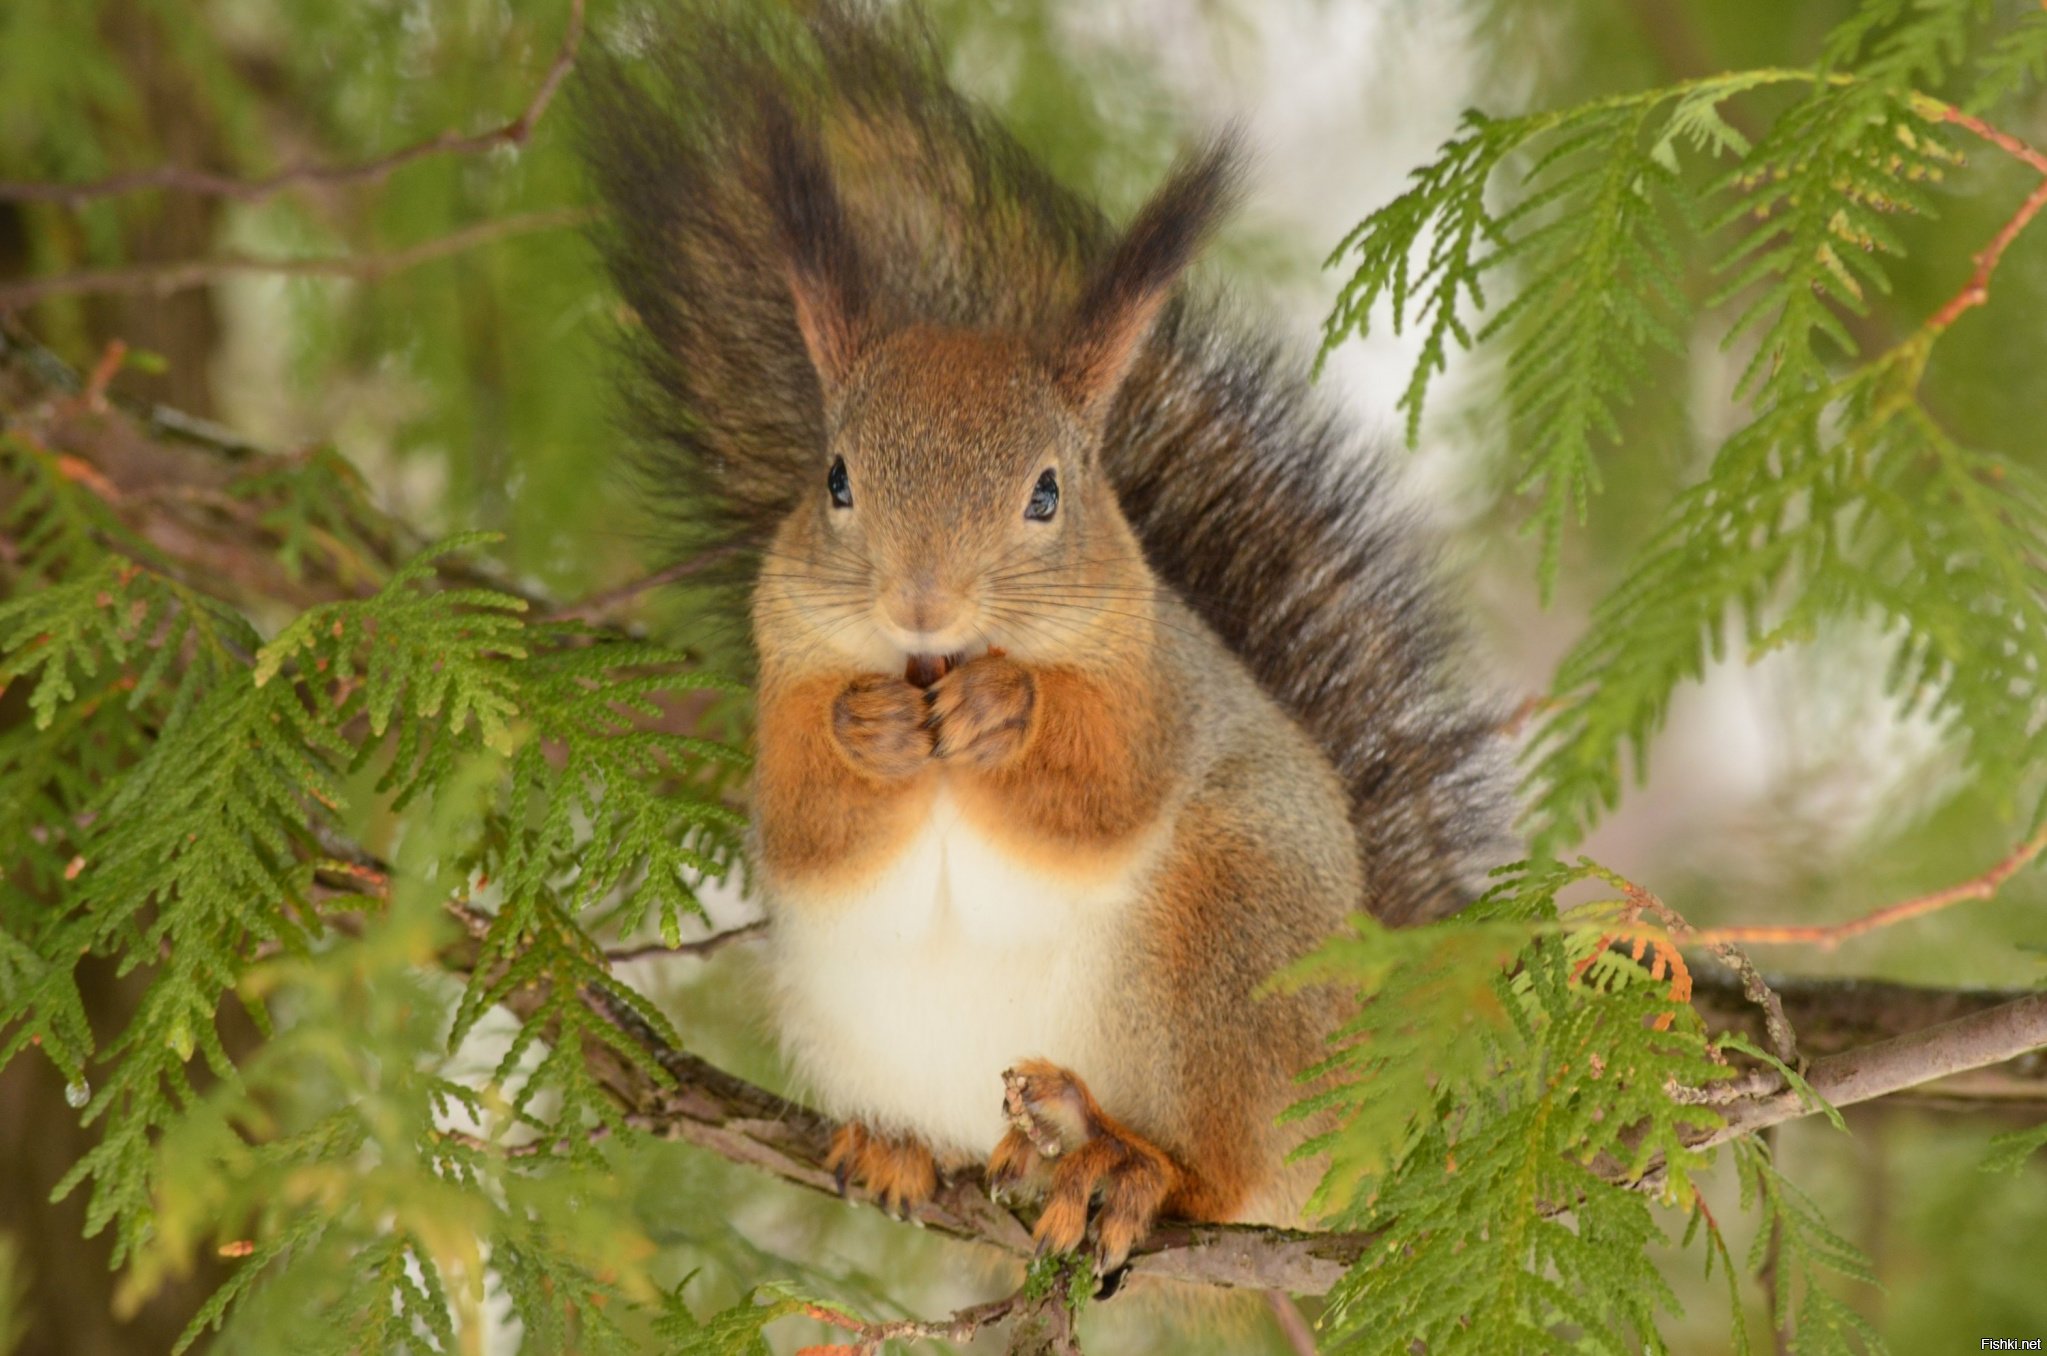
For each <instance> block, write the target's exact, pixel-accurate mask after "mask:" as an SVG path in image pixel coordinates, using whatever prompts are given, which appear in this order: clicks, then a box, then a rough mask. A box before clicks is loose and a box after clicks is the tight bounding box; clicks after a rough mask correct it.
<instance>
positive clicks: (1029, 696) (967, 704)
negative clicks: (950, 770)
mask: <svg viewBox="0 0 2047 1356" xmlns="http://www.w3.org/2000/svg"><path fill="white" fill-rule="evenodd" d="M923 696H924V704H925V707H926V708H927V716H926V720H925V724H926V725H928V726H929V727H930V728H931V730H932V731H933V733H934V734H935V735H936V736H937V745H936V747H935V748H934V750H933V752H934V753H935V755H936V756H937V757H939V758H945V759H949V760H951V761H953V762H963V763H973V764H976V765H978V766H980V767H994V766H996V765H997V764H1000V763H1005V762H1007V761H1009V760H1010V759H1011V758H1014V757H1015V756H1016V755H1017V754H1018V753H1019V752H1021V751H1022V749H1023V746H1024V740H1025V738H1026V737H1027V736H1028V735H1029V733H1030V725H1031V710H1032V708H1033V707H1035V706H1036V705H1037V700H1038V685H1037V682H1036V680H1035V679H1033V678H1032V677H1031V671H1030V670H1029V669H1027V668H1025V667H1024V666H1023V665H1021V664H1019V663H1017V662H1016V661H1015V660H1013V659H1009V658H1005V657H1004V656H1002V655H1000V654H987V655H983V656H982V657H981V658H979V659H972V660H969V661H967V662H966V663H964V664H961V665H960V666H959V667H957V668H955V669H953V670H952V671H951V672H949V673H947V674H946V675H945V676H944V677H942V678H940V679H939V680H938V681H937V682H935V683H933V684H932V685H931V686H930V687H929V688H926V689H925V690H924V694H923Z"/></svg>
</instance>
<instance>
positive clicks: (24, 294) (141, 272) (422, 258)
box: [0, 207, 595, 311]
mask: <svg viewBox="0 0 2047 1356" xmlns="http://www.w3.org/2000/svg"><path fill="white" fill-rule="evenodd" d="M593 220H595V215H594V213H593V212H592V210H591V209H589V208H585V207H555V208H548V209H546V210H544V211H539V212H524V213H521V214H519V215H517V216H510V217H497V218H494V219H492V220H490V221H479V222H476V223H474V224H473V225H469V226H464V227H463V228H461V229H460V230H456V231H450V232H448V233H447V234H446V235H441V236H435V237H434V238H433V239H431V240H422V241H420V242H418V243H417V244H414V245H408V246H406V247H405V248H404V249H399V250H392V251H390V252H388V253H384V254H356V255H338V256H332V257H319V258H312V259H277V258H270V257H267V256H261V255H247V254H223V255H217V256H215V257H213V258H211V259H179V260H172V261H169V262H165V263H152V264H124V265H120V266H117V267H110V268H85V269H79V270H77V271H76V272H72V273H56V274H51V275H48V276H46V277H40V278H28V279H25V280H23V281H21V282H17V283H7V284H5V285H0V311H18V310H24V309H26V308H27V307H29V306H32V305H34V304H35V303H37V302H40V301H47V300H49V299H50V298H52V297H75V296H103V295H107V294H110V293H111V294H121V295H135V294H139V295H142V296H150V297H165V296H169V295H171V294H172V293H174V292H187V291H190V290H191V289H193V288H195V287H207V286H210V285H211V284H213V283H217V282H222V281H224V280H226V279H228V278H237V277H243V276H246V275H250V274H263V275H271V276H276V277H286V278H342V279H348V280H351V281H354V282H378V281H381V280H383V279H385V278H388V277H390V276H392V275H393V274H396V273H403V272H405V271H406V270H408V269H413V268H418V267H419V266H420V265H422V264H430V263H433V262H435V261H436V260H440V259H445V258H448V257H449V256H451V255H456V254H461V253H463V252H464V251H466V250H472V249H476V248H477V247H479V246H482V245H489V244H494V243H496V242H497V241H500V240H507V239H511V238H513V237H516V236H522V235H534V234H537V233H540V232H544V231H559V230H565V229H567V228H570V227H574V226H582V225H586V224H588V223H589V222H591V221H593Z"/></svg>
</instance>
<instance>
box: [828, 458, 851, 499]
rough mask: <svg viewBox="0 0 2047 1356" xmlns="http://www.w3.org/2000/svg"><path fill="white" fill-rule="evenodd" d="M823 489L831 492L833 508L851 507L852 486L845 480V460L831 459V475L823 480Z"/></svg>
mask: <svg viewBox="0 0 2047 1356" xmlns="http://www.w3.org/2000/svg"><path fill="white" fill-rule="evenodd" d="M824 487H825V488H826V489H827V490H829V491H831V495H832V507H833V508H851V507H853V486H852V483H851V482H849V481H848V480H847V479H846V459H845V458H844V457H834V458H832V469H831V473H830V474H829V475H827V476H826V477H825V478H824Z"/></svg>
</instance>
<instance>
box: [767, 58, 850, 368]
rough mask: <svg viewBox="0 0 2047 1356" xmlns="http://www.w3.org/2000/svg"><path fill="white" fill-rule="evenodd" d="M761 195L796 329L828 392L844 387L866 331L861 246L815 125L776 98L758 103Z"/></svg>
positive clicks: (812, 364)
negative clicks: (807, 123) (801, 121)
mask: <svg viewBox="0 0 2047 1356" xmlns="http://www.w3.org/2000/svg"><path fill="white" fill-rule="evenodd" d="M761 132H762V141H763V147H762V151H763V155H762V162H763V164H764V166H765V168H766V175H765V183H764V184H763V194H764V196H765V198H766V200H767V205H768V210H769V214H770V217H771V219H772V221H773V223H774V230H775V234H776V237H777V244H778V245H779V246H780V248H781V252H782V258H783V263H784V266H785V268H786V269H787V271H788V275H789V294H790V299H791V300H792V301H794V302H795V304H796V327H797V329H798V330H799V331H800V332H801V333H802V335H803V347H804V349H805V350H806V351H807V352H808V353H809V354H810V362H811V366H812V367H814V368H815V369H816V370H817V376H818V380H819V382H820V383H821V384H822V385H823V387H824V390H825V395H826V397H827V398H830V397H831V396H832V395H833V394H834V393H835V392H836V391H837V390H839V389H840V388H841V387H843V386H844V384H845V381H846V378H847V376H848V375H849V374H850V373H851V372H852V370H853V365H854V363H855V362H856V361H857V360H858V358H859V356H860V352H861V349H862V347H863V345H864V344H865V342H866V338H867V330H868V323H867V322H868V285H867V277H866V272H865V268H864V266H863V264H862V262H861V258H860V250H859V246H858V245H857V243H856V242H855V241H854V239H853V232H852V228H851V227H850V226H849V225H848V223H847V221H846V210H845V206H844V204H843V203H842V202H841V201H840V199H839V192H838V187H837V185H835V184H834V183H833V181H832V172H831V166H830V165H829V164H828V163H827V162H826V160H825V155H824V148H823V147H822V146H821V145H820V144H819V143H818V137H817V132H816V130H815V129H814V128H810V127H804V126H799V125H798V123H797V121H796V117H795V115H794V114H793V113H791V112H790V110H789V108H788V106H787V105H786V104H785V103H783V102H782V101H781V100H780V99H779V98H769V99H766V100H764V101H763V103H762V107H761Z"/></svg>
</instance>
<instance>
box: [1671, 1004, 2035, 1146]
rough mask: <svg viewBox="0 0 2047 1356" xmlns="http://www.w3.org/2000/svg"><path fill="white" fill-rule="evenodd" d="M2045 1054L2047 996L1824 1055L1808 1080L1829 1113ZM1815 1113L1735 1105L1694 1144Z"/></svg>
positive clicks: (1805, 1108)
mask: <svg viewBox="0 0 2047 1356" xmlns="http://www.w3.org/2000/svg"><path fill="white" fill-rule="evenodd" d="M2043 1047H2047V992H2041V993H2032V994H2027V995H2026V996H2025V997H2024V998H2018V999H2014V1000H2013V1001H2011V1002H2009V1003H2002V1004H1999V1005H1998V1006H1997V1007H1994V1008H1990V1009H1988V1010H1986V1011H1983V1012H1976V1013H1971V1014H1970V1015H1968V1016H1966V1017H1957V1018H1956V1019H1955V1020H1954V1021H1951V1022H1943V1023H1941V1024H1940V1025H1939V1026H1935V1027H1929V1028H1927V1029H1925V1030H1923V1031H1914V1032H1911V1033H1910V1034H1908V1035H1904V1036H1899V1037H1897V1038H1896V1039H1894V1040H1888V1041H1881V1042H1879V1043H1877V1044H1875V1045H1869V1046H1864V1047H1862V1048H1861V1049H1858V1050H1850V1051H1847V1052H1845V1053H1843V1054H1838V1055H1829V1056H1827V1057H1826V1058H1825V1059H1821V1060H1817V1061H1815V1062H1814V1063H1813V1065H1812V1067H1811V1068H1809V1069H1807V1070H1806V1075H1805V1079H1806V1082H1807V1083H1809V1084H1811V1085H1812V1090H1813V1091H1814V1092H1815V1093H1818V1094H1819V1096H1820V1097H1821V1098H1822V1099H1824V1100H1825V1101H1826V1102H1827V1103H1828V1104H1829V1105H1832V1106H1835V1107H1844V1106H1854V1105H1856V1104H1857V1103H1859V1102H1868V1101H1874V1100H1875V1099H1876V1098H1879V1097H1887V1096H1889V1095H1891V1094H1892V1093H1895V1092H1902V1091H1904V1090H1905V1089H1907V1088H1911V1087H1917V1086H1919V1085H1920V1084H1924V1083H1929V1082H1932V1081H1933V1080H1935V1079H1938V1078H1943V1077H1946V1076H1947V1075H1949V1074H1958V1073H1964V1072H1967V1071H1968V1070H1971V1069H1980V1068H1983V1067H1984V1066H1985V1065H1990V1064H1998V1063H2002V1062H2003V1061H2005V1060H2008V1059H2015V1058H2017V1057H2019V1056H2021V1055H2025V1054H2028V1053H2029V1052H2032V1051H2036V1050H2040V1049H2042V1048H2043ZM1817 1109H1818V1108H1816V1107H1814V1106H1813V1105H1812V1103H1811V1102H1809V1101H1807V1100H1806V1098H1805V1097H1804V1096H1803V1095H1802V1094H1801V1093H1799V1092H1797V1091H1795V1090H1786V1091H1784V1092H1779V1093H1774V1094H1772V1095H1770V1096H1768V1097H1761V1098H1756V1099H1753V1100H1750V1101H1745V1102H1737V1103H1735V1104H1733V1105H1732V1106H1730V1107H1728V1108H1727V1109H1726V1111H1725V1112H1724V1113H1723V1114H1724V1115H1725V1116H1726V1120H1727V1123H1726V1124H1725V1125H1724V1126H1722V1127H1721V1128H1720V1129H1718V1130H1715V1131H1714V1132H1713V1133H1711V1134H1710V1135H1707V1136H1705V1137H1703V1138H1702V1139H1700V1140H1699V1141H1698V1142H1699V1144H1700V1145H1701V1146H1709V1145H1714V1144H1725V1143H1726V1142H1727V1141H1728V1140H1731V1139H1734V1138H1736V1137H1737V1136H1740V1135H1745V1134H1749V1133H1750V1132H1752V1131H1756V1130H1761V1129H1763V1128H1764V1127H1765V1126H1771V1125H1778V1124H1781V1123H1783V1122H1785V1121H1789V1120H1796V1119H1798V1118H1799V1117H1801V1116H1810V1115H1812V1114H1814V1112H1815V1111H1816V1110H1817Z"/></svg>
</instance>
